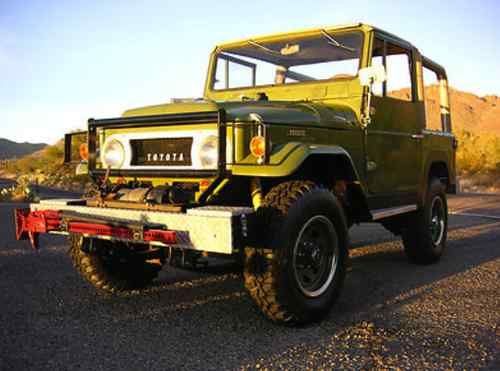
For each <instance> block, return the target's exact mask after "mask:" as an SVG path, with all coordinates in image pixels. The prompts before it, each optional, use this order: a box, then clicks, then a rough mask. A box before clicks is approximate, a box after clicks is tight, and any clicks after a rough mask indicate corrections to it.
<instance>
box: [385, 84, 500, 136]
mask: <svg viewBox="0 0 500 371" xmlns="http://www.w3.org/2000/svg"><path fill="white" fill-rule="evenodd" d="M390 95H393V96H396V97H400V96H405V97H408V95H409V90H408V89H402V90H398V91H395V92H391V93H390ZM425 101H426V116H427V118H428V119H430V121H431V123H430V127H431V128H436V127H437V125H439V124H438V122H439V112H440V111H439V90H438V87H437V86H436V85H430V86H427V87H426V88H425ZM450 106H451V122H452V125H453V131H458V130H467V131H470V132H472V133H475V134H480V133H493V134H496V135H499V136H500V97H498V96H496V95H486V96H484V97H478V96H477V95H474V94H472V93H466V92H463V91H460V90H455V89H453V88H451V89H450Z"/></svg>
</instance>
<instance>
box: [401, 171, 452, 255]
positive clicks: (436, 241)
mask: <svg viewBox="0 0 500 371" xmlns="http://www.w3.org/2000/svg"><path fill="white" fill-rule="evenodd" d="M447 230H448V205H447V202H446V192H445V186H444V184H443V183H441V181H440V180H439V179H437V178H433V179H431V181H430V182H429V188H428V191H427V197H426V200H425V204H424V206H423V207H422V208H421V209H420V210H418V211H417V212H416V213H415V214H413V217H411V218H409V220H408V223H407V225H406V227H405V228H404V229H403V233H402V236H403V244H404V247H405V252H406V255H407V256H408V258H409V259H410V260H411V261H413V262H415V263H419V264H429V263H434V262H436V261H438V260H439V259H440V258H441V255H442V254H443V251H444V249H445V247H446V237H447Z"/></svg>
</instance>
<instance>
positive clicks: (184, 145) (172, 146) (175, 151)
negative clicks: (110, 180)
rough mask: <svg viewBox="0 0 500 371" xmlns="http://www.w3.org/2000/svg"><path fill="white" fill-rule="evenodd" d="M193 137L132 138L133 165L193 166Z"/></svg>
mask: <svg viewBox="0 0 500 371" xmlns="http://www.w3.org/2000/svg"><path fill="white" fill-rule="evenodd" d="M192 145H193V138H190V137H187V138H156V139H132V140H130V146H131V147H132V162H131V165H136V166H191V164H192V162H191V147H192Z"/></svg>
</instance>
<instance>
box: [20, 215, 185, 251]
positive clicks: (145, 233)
mask: <svg viewBox="0 0 500 371" xmlns="http://www.w3.org/2000/svg"><path fill="white" fill-rule="evenodd" d="M15 221H16V239H18V240H24V239H29V240H30V241H31V245H32V246H33V248H34V249H38V247H39V239H38V237H39V235H40V233H49V232H67V233H80V234H84V235H90V236H96V237H99V236H104V237H112V238H116V239H121V240H131V241H135V242H161V243H164V244H166V245H175V244H176V243H177V237H176V233H175V231H169V230H163V229H155V228H148V226H147V225H144V226H141V228H140V230H138V229H137V228H131V227H127V226H126V225H123V226H122V225H116V223H109V222H107V221H106V220H102V221H99V222H88V221H82V220H78V218H74V217H72V218H68V219H65V218H64V214H63V212H61V211H57V210H42V211H31V210H30V209H16V210H15Z"/></svg>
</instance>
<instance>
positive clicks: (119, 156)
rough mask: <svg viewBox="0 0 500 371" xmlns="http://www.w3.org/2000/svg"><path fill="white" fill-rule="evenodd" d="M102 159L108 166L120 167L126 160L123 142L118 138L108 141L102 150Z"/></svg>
mask: <svg viewBox="0 0 500 371" xmlns="http://www.w3.org/2000/svg"><path fill="white" fill-rule="evenodd" d="M101 160H102V163H103V164H104V166H105V167H106V168H108V167H111V168H114V169H117V168H120V167H121V166H122V165H123V161H124V160H125V148H124V147H123V144H122V143H121V142H120V141H118V140H116V139H112V140H110V141H109V142H106V143H105V144H104V148H103V149H102V152H101Z"/></svg>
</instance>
